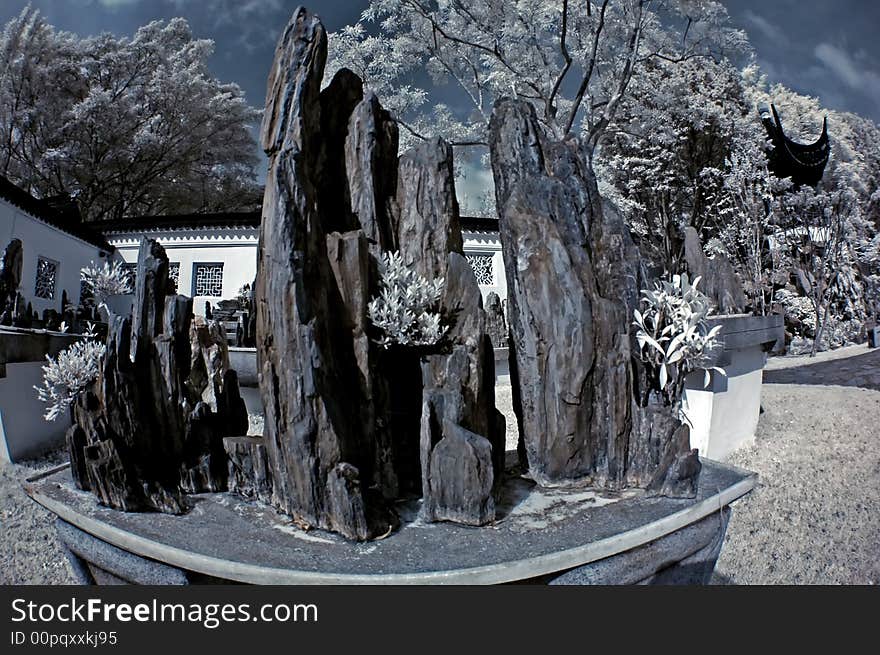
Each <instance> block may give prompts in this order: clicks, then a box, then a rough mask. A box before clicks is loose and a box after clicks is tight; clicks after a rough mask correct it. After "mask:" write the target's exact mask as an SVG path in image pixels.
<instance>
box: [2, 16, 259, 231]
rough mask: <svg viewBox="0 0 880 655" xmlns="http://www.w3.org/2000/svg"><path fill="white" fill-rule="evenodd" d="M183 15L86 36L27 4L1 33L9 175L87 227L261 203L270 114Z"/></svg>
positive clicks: (4, 150)
mask: <svg viewBox="0 0 880 655" xmlns="http://www.w3.org/2000/svg"><path fill="white" fill-rule="evenodd" d="M212 48H213V44H212V42H211V41H207V40H196V39H193V37H192V33H191V31H190V29H189V25H188V24H187V22H186V21H185V20H184V19H182V18H175V19H173V20H171V21H169V22H168V23H167V24H166V23H163V22H161V21H155V22H152V23H150V24H148V25H145V26H144V27H141V28H140V29H139V30H138V31H137V33H136V34H135V35H134V36H133V37H132V38H127V37H121V38H117V37H114V36H112V35H110V34H102V35H100V36H96V37H90V38H86V39H80V38H78V37H76V36H75V35H73V34H69V33H65V32H57V31H55V29H54V28H53V27H52V26H51V25H49V24H47V23H46V21H45V20H44V18H43V17H42V16H41V15H40V14H39V12H37V11H36V10H33V9H31V8H30V7H28V8H27V9H25V10H24V11H22V13H21V14H20V15H19V16H18V18H16V19H13V20H12V21H10V22H9V23H8V24H7V25H6V27H5V29H4V30H3V33H2V35H0V174H2V175H5V176H6V177H8V178H10V179H11V180H13V181H14V182H15V183H17V184H19V185H20V186H22V187H24V188H26V189H27V190H29V191H30V192H32V193H34V194H35V195H37V196H40V197H51V196H55V195H61V194H65V195H70V196H73V197H75V198H76V200H77V201H78V203H79V206H80V209H81V211H82V213H83V215H84V216H85V217H86V218H87V220H100V219H106V218H121V217H124V216H129V215H138V214H153V213H155V214H164V213H182V212H192V211H216V210H221V209H239V208H244V207H247V208H251V207H253V206H254V205H256V204H258V203H259V189H258V188H257V186H256V182H255V173H254V165H255V164H256V161H257V159H256V146H255V143H254V139H253V136H252V135H251V132H250V129H249V128H250V126H251V125H252V124H254V123H255V122H256V120H257V119H258V116H259V112H258V111H257V110H255V109H253V108H252V107H249V106H248V105H247V103H246V102H245V99H244V95H243V92H242V90H241V89H240V88H239V87H238V85H236V84H224V83H221V82H219V81H218V80H216V79H214V78H213V77H211V76H210V74H209V72H208V68H207V59H208V57H209V55H210V54H211V50H212Z"/></svg>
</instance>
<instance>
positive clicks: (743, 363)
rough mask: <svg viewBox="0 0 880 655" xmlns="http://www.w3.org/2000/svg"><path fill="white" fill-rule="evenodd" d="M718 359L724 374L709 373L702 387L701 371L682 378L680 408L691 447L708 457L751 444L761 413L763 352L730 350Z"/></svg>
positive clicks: (750, 347) (758, 347)
mask: <svg viewBox="0 0 880 655" xmlns="http://www.w3.org/2000/svg"><path fill="white" fill-rule="evenodd" d="M724 359H726V360H727V363H724V361H722V362H719V364H720V365H722V368H723V369H724V370H725V372H726V373H727V375H726V376H725V375H720V374H718V373H715V372H713V373H712V379H711V381H710V382H709V386H708V387H704V386H703V382H704V376H703V372H702V371H696V372H694V373H691V374H690V375H689V376H688V377H687V379H686V381H685V392H684V399H683V403H682V404H683V407H682V411H683V413H684V415H685V418H686V419H687V422H688V423H689V425H690V426H691V448H698V449H699V450H700V455H701V456H703V457H708V458H709V459H716V460H717V459H723V458H724V457H726V456H727V455H729V454H730V453H731V452H733V451H734V450H736V449H737V448H739V447H741V446H744V445H747V444H749V443H752V442H753V441H754V439H755V430H756V429H757V427H758V417H759V415H760V413H761V382H762V377H763V372H764V371H763V369H764V361H765V354H764V351H763V349H762V348H761V346H759V345H754V346H749V347H747V348H743V349H738V350H732V351H728V352H726V353H725V357H724Z"/></svg>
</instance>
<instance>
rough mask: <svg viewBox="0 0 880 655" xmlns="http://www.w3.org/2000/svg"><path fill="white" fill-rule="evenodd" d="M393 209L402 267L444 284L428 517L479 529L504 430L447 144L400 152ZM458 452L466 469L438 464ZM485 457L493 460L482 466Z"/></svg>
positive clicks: (433, 358) (428, 405)
mask: <svg viewBox="0 0 880 655" xmlns="http://www.w3.org/2000/svg"><path fill="white" fill-rule="evenodd" d="M397 206H398V211H399V222H398V225H397V240H398V243H399V244H400V253H401V255H402V256H403V259H404V262H406V263H407V264H408V265H410V266H412V267H413V268H414V269H415V270H416V271H418V273H419V274H420V275H422V276H423V277H425V278H427V279H434V278H440V277H442V278H443V279H444V280H445V281H446V286H445V289H444V293H443V297H442V299H441V302H440V307H441V314H442V315H444V316H447V317H450V319H449V320H451V322H452V325H451V326H450V329H449V332H448V334H447V335H446V338H445V341H446V346H447V348H446V351H445V352H442V353H438V354H432V355H428V356H427V357H426V358H425V362H424V363H423V364H422V378H423V380H422V385H423V389H424V391H423V401H422V415H421V448H420V450H421V466H422V494H423V499H424V502H423V514H424V516H425V517H427V518H428V519H435V520H443V519H449V520H457V521H460V522H465V523H473V524H477V525H479V524H482V523H485V522H487V521H491V520H493V519H494V504H493V503H492V502H491V498H490V497H488V496H487V494H489V495H491V491H492V488H493V484H492V482H493V481H495V482H497V481H498V480H499V479H500V476H501V472H502V468H503V456H504V432H505V430H504V418H503V416H502V415H501V414H500V412H498V411H497V410H496V409H495V358H494V354H493V352H492V342H491V340H490V338H489V335H488V332H487V325H486V323H487V322H486V314H485V312H484V310H483V304H482V296H481V294H480V288H479V285H478V284H477V281H476V278H475V277H474V274H473V271H472V270H471V268H470V266H469V265H468V263H467V260H466V259H465V258H464V252H463V242H462V236H461V225H460V221H459V213H458V203H457V201H456V198H455V181H454V174H453V169H452V148H451V147H450V146H449V144H447V143H446V142H445V141H443V140H442V139H434V140H431V141H427V142H424V143H421V144H418V145H417V146H415V147H414V148H412V149H411V150H410V151H408V152H407V153H404V154H403V155H402V156H401V158H400V171H399V176H398V189H397ZM462 429H463V430H465V431H467V432H468V433H469V434H468V438H467V439H464V440H463V439H462V437H461V435H462V434H463V433H462ZM481 440H482V441H481ZM478 442H479V443H480V445H479V446H477V445H476V444H477V443H478ZM483 442H485V443H483ZM465 443H467V444H470V445H468V447H465V446H464V444H465ZM453 444H454V445H453ZM452 452H456V453H458V454H459V455H460V456H461V458H462V459H461V461H460V464H461V466H459V467H452V466H448V465H447V466H439V465H438V464H437V458H448V457H450V453H452ZM487 453H488V461H486V462H482V461H481V458H484V457H487V455H486V454H487ZM484 464H485V465H487V466H488V467H489V471H488V473H487V475H488V478H483V479H482V480H481V482H484V481H485V479H488V480H490V484H488V486H487V485H485V484H482V483H481V484H479V485H476V486H475V485H474V479H473V478H472V477H469V476H470V475H471V473H470V472H471V471H474V470H483V469H484V468H485V466H484Z"/></svg>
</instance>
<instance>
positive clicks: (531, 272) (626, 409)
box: [490, 100, 698, 494]
mask: <svg viewBox="0 0 880 655" xmlns="http://www.w3.org/2000/svg"><path fill="white" fill-rule="evenodd" d="M490 150H491V155H492V169H493V173H494V178H495V191H496V199H497V206H498V208H499V213H500V218H501V220H500V227H501V242H502V249H503V255H504V264H505V270H506V273H507V287H508V290H509V296H508V317H509V321H510V334H511V342H510V360H511V378H512V382H513V385H514V387H515V393H514V411H515V412H516V415H517V419H518V422H519V426H520V435H521V437H520V438H521V439H522V446H523V447H522V448H521V453H522V454H523V455H524V456H525V459H526V460H527V462H524V463H527V466H528V469H529V473H530V475H531V476H532V477H533V478H534V479H535V480H536V481H538V482H539V483H541V484H548V485H554V484H560V483H575V482H585V483H592V484H594V485H597V486H601V487H606V488H611V489H619V488H622V487H624V486H627V485H629V484H639V485H640V486H646V485H647V484H648V482H650V481H651V480H654V478H655V477H656V476H661V477H663V479H664V483H663V484H661V485H659V488H662V490H663V491H664V492H668V493H672V494H674V493H675V491H674V490H675V489H678V488H680V487H681V486H683V485H679V486H678V487H677V486H676V485H675V484H674V483H673V481H666V476H665V473H666V470H668V469H669V468H670V467H671V466H672V464H671V463H670V457H671V455H674V456H675V457H677V456H681V457H684V458H688V457H692V458H693V459H695V458H696V455H695V454H694V453H692V452H691V451H690V450H689V449H688V448H687V443H686V441H687V439H685V440H684V443H683V442H682V440H681V439H680V438H679V437H680V435H681V431H679V430H678V426H679V423H678V420H677V412H676V408H673V407H666V408H662V409H656V408H654V407H653V405H652V407H651V409H650V411H651V412H654V413H661V414H662V413H665V415H666V416H669V417H673V418H672V420H671V425H670V428H671V430H657V431H655V432H652V433H650V434H646V433H645V432H644V430H643V429H641V426H643V424H644V422H643V421H642V420H641V417H642V415H643V414H644V413H645V412H646V411H648V405H649V404H650V402H651V401H650V400H649V394H644V397H643V394H642V393H641V392H640V385H643V384H644V375H643V373H642V372H641V371H640V364H639V363H638V361H637V360H636V359H635V358H634V357H633V351H632V344H631V334H630V323H631V321H632V311H633V309H635V308H636V306H637V302H638V294H639V289H640V287H641V286H643V285H644V279H643V275H642V272H641V266H640V257H639V253H638V250H637V248H636V247H635V245H634V244H633V242H632V240H631V238H630V236H629V233H628V230H627V228H626V226H625V224H624V223H623V221H622V220H621V219H620V217H619V216H617V215H616V214H614V213H613V212H606V211H604V210H603V205H602V201H601V199H600V197H599V193H598V188H597V185H596V180H595V177H594V175H593V173H592V170H591V168H590V167H589V161H590V157H589V153H588V152H586V151H585V150H584V146H583V145H582V144H581V143H580V142H579V141H578V140H577V139H576V138H574V137H570V138H568V139H566V140H564V141H561V142H554V141H549V140H547V139H545V138H544V136H543V134H542V132H541V129H540V127H539V124H538V121H537V119H536V115H535V111H534V108H533V107H532V106H531V105H529V104H528V103H525V102H520V101H514V100H502V101H500V102H499V103H498V104H497V105H496V107H495V111H494V113H493V116H492V120H491V123H490ZM634 415H635V416H636V417H637V420H636V421H635V423H636V429H635V430H634V421H633V417H634ZM685 430H686V428H685ZM685 434H686V433H685ZM670 444H672V445H670ZM670 453H671V455H670ZM672 459H674V457H672ZM697 466H698V463H697ZM664 467H665V468H664ZM680 469H681V470H682V471H685V472H687V471H688V470H689V469H688V467H686V466H682V467H680ZM691 477H692V478H695V475H693V474H692V475H691ZM684 486H686V485H684ZM688 493H689V492H688Z"/></svg>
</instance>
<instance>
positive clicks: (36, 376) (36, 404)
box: [0, 327, 82, 462]
mask: <svg viewBox="0 0 880 655" xmlns="http://www.w3.org/2000/svg"><path fill="white" fill-rule="evenodd" d="M79 339H82V337H81V336H80V335H69V334H64V333H61V332H47V331H45V330H21V329H16V328H5V327H4V328H0V459H2V460H4V461H7V462H19V461H21V460H23V459H28V458H30V457H36V456H39V455H40V454H42V453H43V452H45V451H46V450H48V449H50V448H53V447H55V446H57V445H59V444H60V443H62V442H63V441H64V433H65V432H66V430H67V428H68V427H69V426H70V420H69V419H68V417H67V416H60V417H58V418H57V419H56V420H55V421H52V422H47V421H45V420H44V419H43V415H44V414H45V413H46V405H45V404H44V403H42V402H40V400H39V399H38V398H37V392H36V390H35V389H34V386H42V383H43V366H45V365H46V355H49V356H50V357H55V356H56V355H57V354H58V353H59V352H61V351H62V350H64V349H65V348H67V347H68V346H70V345H72V344H73V343H75V342H76V341H78V340H79Z"/></svg>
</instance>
